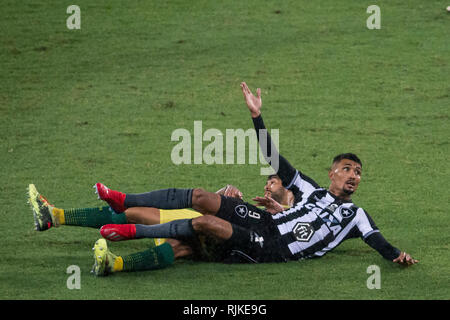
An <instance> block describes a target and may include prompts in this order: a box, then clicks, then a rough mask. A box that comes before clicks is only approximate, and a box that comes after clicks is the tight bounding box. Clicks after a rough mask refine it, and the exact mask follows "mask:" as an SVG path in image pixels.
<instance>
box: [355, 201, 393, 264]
mask: <svg viewBox="0 0 450 320" xmlns="http://www.w3.org/2000/svg"><path fill="white" fill-rule="evenodd" d="M358 214H359V217H358V223H357V227H358V230H359V232H360V235H361V237H362V239H363V240H364V241H365V242H366V243H367V244H368V245H369V246H370V247H372V248H373V249H375V250H377V251H378V253H379V254H381V255H382V256H383V258H385V259H388V260H391V261H392V260H394V259H395V258H397V257H398V256H399V255H400V250H398V249H397V248H395V247H393V246H392V245H391V244H390V243H389V242H387V241H386V239H385V238H384V237H383V235H382V234H381V233H380V230H378V227H377V226H376V225H375V222H374V221H373V219H372V218H371V217H370V216H369V214H367V212H366V211H364V210H363V209H361V208H359V209H358Z"/></svg>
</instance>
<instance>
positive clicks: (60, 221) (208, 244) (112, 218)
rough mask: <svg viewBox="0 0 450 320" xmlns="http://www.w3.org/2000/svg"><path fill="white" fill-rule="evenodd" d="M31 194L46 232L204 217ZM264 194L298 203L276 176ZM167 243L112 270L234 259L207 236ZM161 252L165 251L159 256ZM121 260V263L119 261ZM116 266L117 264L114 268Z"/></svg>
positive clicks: (232, 192) (232, 191) (227, 192)
mask: <svg viewBox="0 0 450 320" xmlns="http://www.w3.org/2000/svg"><path fill="white" fill-rule="evenodd" d="M28 193H29V202H30V204H31V207H32V210H33V215H34V220H35V227H36V230H37V231H45V230H48V229H49V228H51V227H58V226H62V225H67V226H82V227H92V228H100V227H101V226H103V225H105V224H109V223H115V224H126V223H139V224H147V225H153V224H159V223H166V222H170V221H173V220H177V219H191V218H194V217H198V216H201V214H200V213H198V212H195V211H193V210H187V209H180V210H160V209H157V208H149V207H132V208H128V209H127V210H125V211H124V212H122V213H116V212H114V211H113V210H112V209H111V208H110V207H109V206H105V207H95V208H75V209H66V210H65V209H61V208H57V207H55V206H53V205H51V204H50V203H49V202H48V200H47V199H46V198H45V197H43V196H42V195H40V194H39V192H38V191H37V190H36V187H35V186H34V185H30V186H29V190H28ZM217 193H218V194H223V195H224V196H227V197H236V198H241V199H242V196H243V195H242V192H241V191H239V190H238V189H237V188H236V187H234V186H232V185H227V186H226V187H224V188H222V189H220V190H218V191H217ZM264 197H267V198H270V197H272V198H273V199H274V203H277V202H278V203H279V204H280V205H282V206H283V207H284V208H287V207H289V206H291V205H292V204H293V202H294V196H293V194H292V192H290V191H289V190H287V189H286V188H284V187H283V185H282V183H281V180H280V178H279V177H278V176H276V175H271V176H269V177H268V179H267V182H266V185H265V186H264ZM277 205H278V204H277ZM116 209H117V208H116ZM165 241H166V239H155V244H156V245H157V246H159V245H161V244H163V243H164V242H165ZM167 242H168V244H169V245H170V246H171V247H172V248H171V249H169V248H166V249H164V248H165V247H161V248H158V247H156V248H153V246H152V247H150V248H149V249H148V250H145V251H143V252H137V253H134V254H131V255H128V256H124V257H115V258H114V261H117V263H116V264H115V268H111V270H109V271H110V272H111V271H122V270H128V271H132V270H151V269H155V268H159V267H161V266H165V265H166V263H167V262H166V261H170V260H171V259H172V258H171V256H172V255H173V257H174V258H182V257H187V256H191V257H192V258H193V259H196V260H202V261H221V262H224V260H226V261H230V262H231V259H230V258H233V257H228V256H223V254H225V252H224V251H221V250H220V248H217V246H216V243H215V241H212V240H211V239H206V238H205V237H203V238H202V239H201V241H200V240H199V241H191V242H190V243H183V242H181V241H178V240H174V239H167ZM163 249H164V250H163ZM158 252H163V253H160V254H159V255H158V254H157V253H158ZM172 252H173V253H172ZM155 257H156V259H155ZM119 261H120V263H118V262H119ZM226 261H225V262H226ZM112 266H113V265H111V266H110V267H112Z"/></svg>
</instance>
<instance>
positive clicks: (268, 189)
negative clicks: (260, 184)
mask: <svg viewBox="0 0 450 320" xmlns="http://www.w3.org/2000/svg"><path fill="white" fill-rule="evenodd" d="M285 191H286V189H285V188H284V187H283V184H282V183H281V180H280V179H278V178H276V177H273V178H270V179H269V180H267V183H266V185H265V187H264V196H269V197H271V198H272V199H274V200H275V201H277V202H279V203H282V201H283V197H284V193H285Z"/></svg>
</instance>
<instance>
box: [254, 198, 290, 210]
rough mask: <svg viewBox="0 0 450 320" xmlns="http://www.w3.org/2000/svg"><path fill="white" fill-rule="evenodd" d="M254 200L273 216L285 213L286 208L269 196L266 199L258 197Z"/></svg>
mask: <svg viewBox="0 0 450 320" xmlns="http://www.w3.org/2000/svg"><path fill="white" fill-rule="evenodd" d="M252 200H253V201H256V204H257V205H258V206H264V207H265V208H266V211H267V212H269V213H271V214H275V213H278V212H281V211H284V207H283V206H282V205H281V204H279V203H278V202H276V201H275V200H273V199H272V198H271V197H269V196H265V197H264V198H263V197H256V198H253V199H252Z"/></svg>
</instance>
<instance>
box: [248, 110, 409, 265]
mask: <svg viewBox="0 0 450 320" xmlns="http://www.w3.org/2000/svg"><path fill="white" fill-rule="evenodd" d="M253 124H254V126H255V130H256V131H257V133H258V132H260V130H265V134H263V135H261V136H262V137H265V139H267V140H266V141H264V142H263V143H261V140H260V134H257V137H258V141H259V142H260V144H261V151H262V152H263V155H264V157H265V159H266V161H267V162H269V163H270V164H271V165H272V162H271V161H272V158H273V157H274V156H276V157H277V159H278V161H277V162H276V163H277V165H276V166H274V165H272V167H274V169H275V170H276V171H277V175H278V176H279V177H280V179H281V181H282V182H283V186H284V187H285V188H287V189H289V190H291V191H292V192H293V193H294V198H295V204H294V206H293V207H292V208H290V209H287V210H285V211H282V212H280V213H278V214H275V215H273V216H272V218H273V221H274V222H275V224H276V227H277V228H278V231H279V232H280V234H281V236H282V242H283V243H284V244H286V246H287V247H288V249H289V252H290V253H291V255H292V258H293V259H302V258H311V257H321V256H323V255H325V254H326V253H327V252H329V251H330V250H333V249H334V248H336V247H337V246H338V245H339V244H340V243H341V242H342V241H344V240H346V239H349V238H357V237H361V238H362V239H363V240H364V241H365V242H366V243H367V244H368V245H369V246H371V247H372V248H374V249H375V250H377V251H378V252H379V253H380V254H381V255H382V256H383V257H384V258H386V259H389V260H391V261H392V260H393V259H395V258H396V257H398V256H399V254H400V250H398V249H397V248H395V247H393V246H391V245H390V244H389V243H388V242H387V241H386V240H385V239H384V237H383V236H382V235H381V233H380V232H379V230H378V228H377V226H376V225H375V223H374V222H373V220H372V219H371V217H370V216H369V215H368V214H367V212H365V211H364V210H363V209H362V208H359V207H357V206H356V205H355V204H353V202H345V201H343V200H342V199H339V198H337V197H335V196H334V195H332V194H331V193H330V192H329V191H328V190H327V189H324V188H321V187H319V185H318V184H317V183H316V182H315V181H314V180H312V179H311V178H309V177H308V176H306V175H304V174H303V173H301V172H300V171H298V170H297V169H295V168H294V167H293V166H292V165H291V164H290V163H289V162H288V161H287V160H286V159H285V158H284V157H283V156H281V155H280V154H279V153H278V151H277V150H276V147H275V146H274V144H273V143H272V140H271V137H270V135H269V134H268V133H267V130H266V128H265V125H264V121H263V120H262V117H261V116H259V117H257V118H253ZM272 153H273V154H272Z"/></svg>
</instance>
